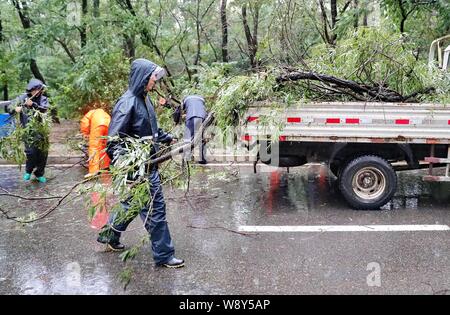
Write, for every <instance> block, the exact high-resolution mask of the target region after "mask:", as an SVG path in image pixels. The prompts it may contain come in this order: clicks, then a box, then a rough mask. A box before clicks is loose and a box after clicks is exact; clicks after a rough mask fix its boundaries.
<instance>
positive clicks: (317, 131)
mask: <svg viewBox="0 0 450 315" xmlns="http://www.w3.org/2000/svg"><path fill="white" fill-rule="evenodd" d="M274 115H275V116H274ZM263 116H271V117H276V118H275V120H274V121H275V122H278V123H282V124H284V127H283V128H282V130H281V135H280V137H279V140H280V141H296V142H297V141H300V142H347V143H410V144H450V104H448V105H442V104H410V103H368V102H367V103H366V102H348V103H343V102H329V103H307V104H300V103H298V104H295V105H293V106H290V107H286V108H281V109H278V110H276V112H274V109H273V108H272V107H271V106H268V105H266V104H262V103H260V104H254V105H252V106H251V107H250V108H249V109H248V111H247V113H246V117H245V118H246V120H247V124H246V129H245V131H244V132H245V134H246V139H247V140H248V141H252V142H253V141H255V140H256V139H264V138H268V137H269V135H271V134H273V130H270V128H267V127H266V126H264V125H263V124H262V123H260V121H263V120H264V119H261V118H262V117H263ZM272 119H273V118H272Z"/></svg>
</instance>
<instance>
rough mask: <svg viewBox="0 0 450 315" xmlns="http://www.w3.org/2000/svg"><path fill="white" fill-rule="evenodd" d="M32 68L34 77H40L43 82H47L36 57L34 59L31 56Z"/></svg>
mask: <svg viewBox="0 0 450 315" xmlns="http://www.w3.org/2000/svg"><path fill="white" fill-rule="evenodd" d="M30 70H31V72H32V73H33V75H34V77H35V78H36V79H39V80H41V81H42V82H44V83H45V79H44V76H43V75H42V74H41V71H39V67H38V65H37V62H36V59H34V58H31V61H30Z"/></svg>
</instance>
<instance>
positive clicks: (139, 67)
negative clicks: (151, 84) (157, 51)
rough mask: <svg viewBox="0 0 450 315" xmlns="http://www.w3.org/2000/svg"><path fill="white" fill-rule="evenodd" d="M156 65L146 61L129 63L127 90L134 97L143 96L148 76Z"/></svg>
mask: <svg viewBox="0 0 450 315" xmlns="http://www.w3.org/2000/svg"><path fill="white" fill-rule="evenodd" d="M156 67H157V65H156V64H154V63H153V62H151V61H149V60H147V59H136V60H134V61H133V62H132V63H131V73H130V78H129V80H128V89H129V90H130V91H131V93H133V94H134V95H136V96H140V97H143V96H144V95H145V87H146V85H147V83H148V80H149V78H150V75H151V74H152V73H153V71H155V69H156Z"/></svg>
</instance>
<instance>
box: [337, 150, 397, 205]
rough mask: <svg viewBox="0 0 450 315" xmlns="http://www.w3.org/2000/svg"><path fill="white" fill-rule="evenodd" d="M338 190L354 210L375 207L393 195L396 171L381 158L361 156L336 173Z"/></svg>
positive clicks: (386, 201)
mask: <svg viewBox="0 0 450 315" xmlns="http://www.w3.org/2000/svg"><path fill="white" fill-rule="evenodd" d="M339 190H340V191H341V193H342V195H343V196H344V198H345V200H346V201H347V202H348V203H349V204H350V206H351V207H353V208H355V209H361V210H375V209H379V208H380V207H382V206H384V205H385V204H386V203H388V202H389V201H390V200H391V199H392V197H393V196H394V194H395V191H396V190H397V174H396V173H395V171H394V169H393V168H392V166H391V165H390V164H389V162H387V161H386V160H385V159H383V158H381V157H379V156H374V155H363V156H360V157H357V158H355V159H353V160H351V161H350V162H349V163H348V164H347V165H345V166H344V169H343V170H342V173H341V174H340V176H339Z"/></svg>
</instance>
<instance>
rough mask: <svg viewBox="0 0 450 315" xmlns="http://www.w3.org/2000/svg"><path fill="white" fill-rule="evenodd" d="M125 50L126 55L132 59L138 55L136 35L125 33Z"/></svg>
mask: <svg viewBox="0 0 450 315" xmlns="http://www.w3.org/2000/svg"><path fill="white" fill-rule="evenodd" d="M124 37H125V39H124V52H125V56H126V57H127V58H128V59H129V60H130V61H132V60H134V58H135V56H136V48H135V38H134V35H131V36H128V35H124Z"/></svg>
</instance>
